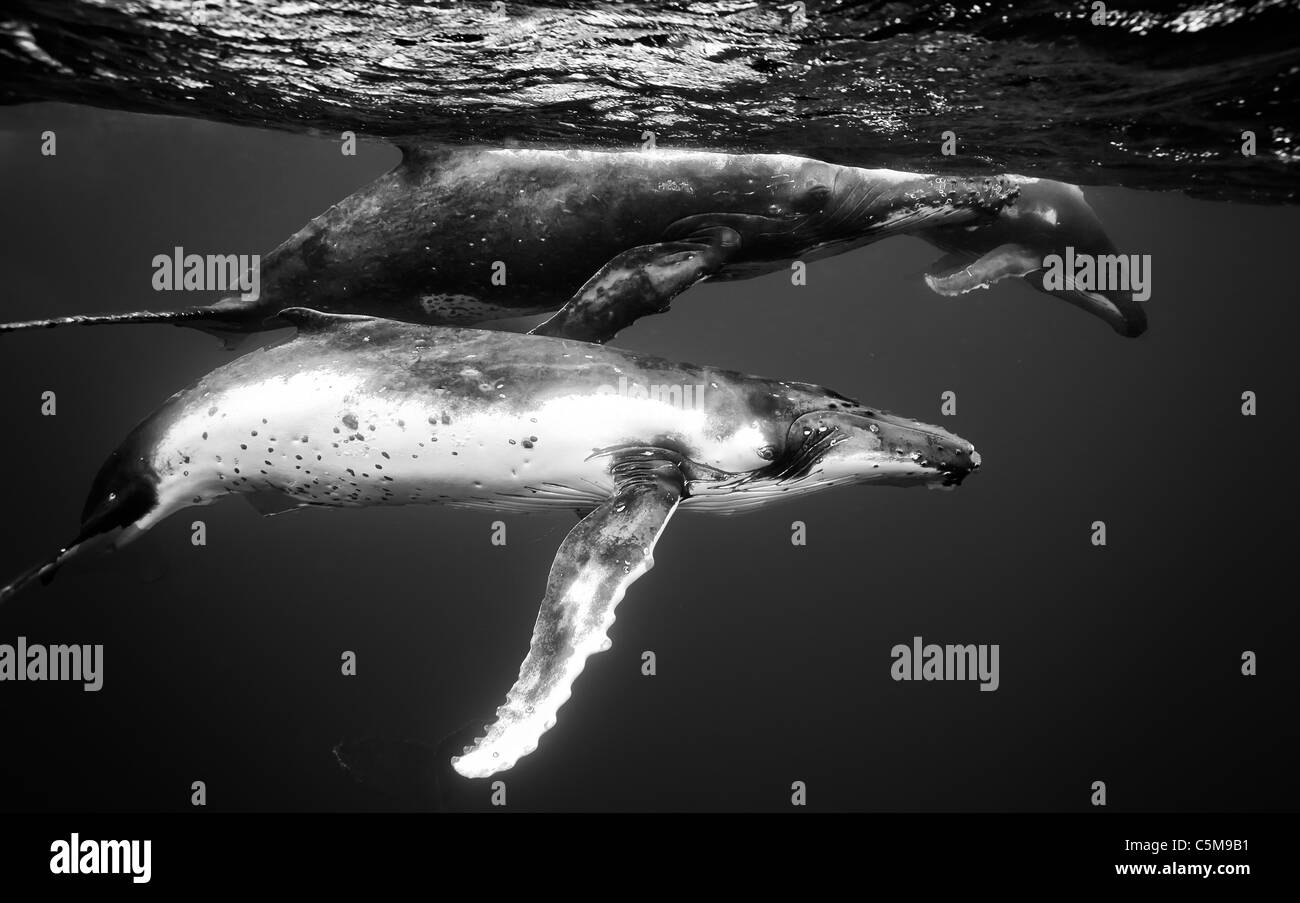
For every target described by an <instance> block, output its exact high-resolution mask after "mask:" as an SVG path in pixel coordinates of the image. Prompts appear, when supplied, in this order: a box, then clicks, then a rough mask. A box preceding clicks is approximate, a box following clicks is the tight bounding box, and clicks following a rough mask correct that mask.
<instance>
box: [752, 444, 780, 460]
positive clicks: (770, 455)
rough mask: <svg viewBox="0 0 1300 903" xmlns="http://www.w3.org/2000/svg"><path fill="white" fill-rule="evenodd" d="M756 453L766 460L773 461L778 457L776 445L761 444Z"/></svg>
mask: <svg viewBox="0 0 1300 903" xmlns="http://www.w3.org/2000/svg"><path fill="white" fill-rule="evenodd" d="M756 454H757V455H758V456H759V457H760V458H762V459H763V460H764V461H771V460H773V459H774V458H775V457H776V446H775V445H762V446H759V448H758V450H757V451H756Z"/></svg>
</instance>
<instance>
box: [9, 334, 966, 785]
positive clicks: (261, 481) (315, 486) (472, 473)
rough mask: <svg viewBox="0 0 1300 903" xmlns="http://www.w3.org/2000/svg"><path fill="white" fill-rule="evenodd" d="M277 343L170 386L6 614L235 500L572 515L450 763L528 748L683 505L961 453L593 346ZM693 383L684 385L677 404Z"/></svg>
mask: <svg viewBox="0 0 1300 903" xmlns="http://www.w3.org/2000/svg"><path fill="white" fill-rule="evenodd" d="M280 316H281V317H282V318H284V319H286V320H288V321H290V322H293V323H294V324H296V325H297V326H298V327H299V330H298V334H297V335H296V336H295V337H294V338H293V339H292V340H290V341H288V342H286V343H284V344H281V345H277V346H273V347H271V348H267V349H263V350H259V351H256V352H254V353H252V354H248V355H246V356H244V357H241V358H239V359H237V360H235V361H233V362H231V363H229V364H227V365H225V366H223V367H220V368H218V369H217V370H215V371H213V372H212V373H210V374H208V375H207V376H205V377H203V378H202V379H200V380H199V381H198V382H197V383H195V384H194V385H193V386H191V387H190V388H188V389H185V390H183V391H181V392H178V393H177V394H176V395H174V396H173V397H172V398H171V399H169V400H168V401H167V402H166V403H165V404H163V406H162V407H160V408H159V409H158V410H157V411H156V412H155V413H154V414H153V415H151V416H150V417H148V418H147V419H146V420H145V421H144V422H143V423H141V424H140V425H139V426H138V427H136V429H135V430H134V431H133V432H132V433H131V434H130V435H129V436H128V437H127V439H126V440H125V442H124V443H123V444H122V445H121V447H119V448H118V450H117V451H115V452H114V453H113V455H112V456H111V457H110V458H109V460H108V461H107V462H106V463H105V464H104V466H103V468H102V469H101V470H100V473H99V475H98V477H97V478H96V480H95V483H94V485H93V487H92V490H91V493H90V497H89V498H88V500H87V502H86V507H85V511H84V513H83V517H82V526H81V530H80V532H79V533H78V535H77V536H76V537H75V539H74V540H73V541H72V542H71V543H69V544H68V546H67V547H66V548H63V549H61V550H59V552H58V553H57V554H55V555H54V556H53V557H51V558H50V559H49V560H48V561H46V562H44V563H42V564H40V565H38V566H36V567H34V568H32V569H30V570H29V571H27V572H26V573H25V574H23V575H21V576H20V577H18V578H17V579H16V580H14V581H13V582H12V583H10V584H9V585H8V586H5V587H4V588H3V589H0V602H3V601H5V600H7V599H9V598H11V597H12V596H13V595H15V594H16V593H17V592H19V591H21V590H22V589H24V588H25V587H27V586H29V585H31V584H33V583H35V582H37V581H41V580H48V579H50V578H51V577H52V576H53V574H54V572H55V570H57V569H58V568H59V567H60V566H61V565H63V564H64V563H66V562H67V561H68V560H69V559H71V558H73V557H74V556H77V555H79V554H82V553H84V552H85V551H86V550H88V549H90V548H93V547H95V546H101V545H105V544H109V545H112V546H114V547H117V546H121V545H123V544H125V543H126V542H129V541H130V540H131V539H133V538H134V537H136V536H138V535H139V534H140V533H142V532H143V531H145V530H148V529H149V528H151V527H152V526H153V525H155V524H157V523H158V522H160V521H161V520H162V519H164V518H165V517H167V516H169V515H170V514H172V513H174V512H176V511H178V510H180V509H182V508H186V507H188V506H191V505H206V504H210V503H212V502H215V501H217V500H219V499H221V498H224V497H226V496H228V495H248V496H250V497H251V498H252V500H253V501H254V502H255V503H256V504H258V505H259V507H261V508H262V509H263V510H267V511H270V510H283V509H285V508H294V507H300V506H328V507H355V506H366V505H411V504H430V503H432V504H437V503H442V504H450V505H464V506H477V507H487V508H493V509H503V510H531V509H544V508H568V509H579V510H580V511H583V512H587V513H586V516H585V517H584V518H583V519H582V520H581V521H580V522H579V523H578V524H577V525H576V526H575V527H574V528H573V530H572V531H571V532H570V533H569V535H568V536H567V537H566V538H565V540H564V542H563V543H562V544H561V546H560V548H559V551H558V552H557V554H556V557H555V561H554V564H553V565H552V568H551V573H550V578H549V580H548V582H547V588H546V593H545V597H544V599H543V601H542V605H541V611H540V613H539V614H538V618H537V623H536V627H535V628H534V633H533V639H532V644H531V648H530V650H529V652H528V655H527V658H526V659H525V661H524V663H523V666H522V667H521V669H520V674H519V678H518V680H517V681H516V683H515V685H514V687H513V688H512V689H511V690H510V693H509V695H508V697H507V700H506V703H505V704H504V705H503V706H502V707H501V708H500V709H498V711H497V717H496V720H495V721H494V723H493V724H492V725H490V726H489V727H488V728H487V730H486V733H485V734H484V736H483V737H481V738H480V739H479V740H477V741H476V742H475V743H474V744H473V746H471V747H470V748H469V749H468V750H467V751H466V753H465V755H464V756H462V757H459V758H458V759H456V760H455V762H454V763H453V764H454V767H455V768H456V770H457V771H459V772H460V773H461V774H463V775H466V776H469V777H483V776H487V775H490V774H494V773H496V772H499V771H503V770H505V769H507V768H510V767H511V766H512V765H513V764H514V763H515V762H516V761H518V759H519V758H520V757H521V756H524V755H527V754H528V753H529V752H531V751H532V750H533V749H535V748H536V746H537V744H538V741H539V739H540V737H541V735H542V734H543V733H544V732H545V731H546V730H547V729H549V728H550V727H551V726H552V725H553V724H554V723H555V718H556V713H557V711H558V710H559V708H560V706H561V705H562V704H563V702H564V701H565V700H566V699H568V697H569V694H570V687H571V685H572V683H573V681H574V679H575V678H576V677H577V675H578V674H579V672H580V671H581V670H582V668H583V665H584V663H585V661H586V659H587V657H588V656H590V655H591V654H593V653H595V652H599V651H602V650H603V649H605V648H608V643H609V640H608V639H607V631H608V629H609V627H610V625H611V624H612V623H613V620H614V609H615V606H616V605H617V604H618V602H619V601H620V600H621V599H622V597H623V594H624V591H625V590H626V588H627V587H628V585H630V584H631V583H632V582H633V581H634V580H635V579H636V578H637V577H639V576H640V575H641V574H643V573H645V571H646V570H648V569H649V568H650V566H651V563H652V560H651V553H652V551H653V548H654V545H655V542H656V540H657V539H658V537H659V534H660V533H661V532H662V530H663V529H664V527H665V525H666V524H667V522H668V520H669V518H670V517H671V516H672V514H673V513H674V511H675V510H676V509H677V508H678V507H679V506H680V507H682V508H686V509H691V508H698V509H701V510H713V511H719V512H724V513H725V512H731V511H738V510H742V509H745V508H747V507H751V506H754V505H761V504H765V503H769V502H772V501H775V500H778V499H781V498H786V497H789V496H790V495H793V494H799V493H807V492H812V491H817V490H821V489H826V488H829V487H832V486H837V485H844V484H851V483H863V484H879V485H894V486H911V485H928V486H936V487H938V486H954V485H956V484H958V483H960V482H961V481H962V479H963V478H964V477H965V476H966V475H967V474H969V473H970V472H972V471H973V470H975V469H976V468H977V467H978V466H979V456H978V455H977V454H976V453H975V451H974V448H973V447H972V446H971V445H970V443H968V442H966V441H964V440H962V439H959V438H957V437H956V436H954V435H952V434H950V433H948V432H946V431H944V430H943V429H940V428H939V427H935V426H929V425H927V424H923V423H918V422H915V421H911V420H906V419H903V418H900V417H896V416H893V415H890V414H888V413H886V412H884V411H881V410H879V409H876V408H868V407H866V406H864V405H861V404H858V403H857V402H854V401H852V400H850V399H848V398H845V397H844V396H842V395H839V394H837V393H835V392H832V391H829V390H827V389H822V388H820V387H817V386H812V385H809V384H805V383H795V382H785V381H779V380H769V379H762V378H758V377H749V376H744V375H741V374H737V373H733V372H729V371H724V370H716V369H712V368H708V367H697V366H694V365H690V364H677V363H671V362H668V361H663V360H660V359H657V358H651V357H647V356H643V355H637V354H633V353H630V352H626V351H620V350H618V349H613V348H608V347H605V346H602V345H596V344H588V343H583V342H576V341H569V340H563V339H553V338H547V337H542V336H527V335H516V334H512V333H504V332H490V331H484V330H474V329H459V328H444V327H429V326H419V325H413V324H405V323H399V322H395V321H390V320H382V319H374V318H369V317H356V316H335V315H327V314H321V313H317V312H315V311H308V310H304V309H293V310H287V311H284V312H282V313H281V314H280ZM688 390H689V391H688Z"/></svg>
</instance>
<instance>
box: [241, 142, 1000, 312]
mask: <svg viewBox="0 0 1300 903" xmlns="http://www.w3.org/2000/svg"><path fill="white" fill-rule="evenodd" d="M884 172H887V171H883V170H859V169H853V168H850V167H839V166H833V165H831V164H827V163H821V162H819V161H816V160H809V159H807V158H802V157H790V156H785V155H777V154H717V153H707V152H696V151H655V152H640V151H625V152H610V151H579V150H571V151H549V150H499V149H481V148H472V149H456V150H422V149H409V150H407V151H406V153H405V156H404V158H403V160H402V163H401V164H400V165H399V166H398V167H397V168H395V169H394V170H393V171H392V172H390V173H388V174H386V175H384V176H382V177H381V178H380V179H378V180H376V181H375V182H374V183H372V184H371V185H369V186H367V187H366V188H365V189H363V190H361V191H359V192H357V193H356V194H354V195H352V196H351V197H349V198H347V199H345V200H343V201H342V202H340V203H339V204H337V205H336V206H334V207H333V208H331V209H330V210H328V211H327V212H326V213H324V214H322V215H321V216H320V217H318V218H317V219H315V220H313V221H312V222H311V223H310V224H309V225H308V226H306V227H305V228H304V229H303V230H302V231H301V232H299V233H298V234H297V235H295V236H294V237H293V238H291V239H290V240H289V241H287V242H285V244H283V245H281V246H280V247H279V248H277V249H276V250H275V251H274V252H273V253H272V254H271V255H270V256H269V258H268V259H267V260H266V262H265V267H266V274H267V275H269V276H270V279H267V278H266V276H265V275H264V279H263V285H264V286H266V288H265V289H264V294H266V295H267V296H268V298H269V299H272V300H271V301H270V302H269V305H268V306H267V307H264V308H263V310H264V313H265V314H270V313H273V312H274V311H272V310H270V309H269V308H270V307H271V306H275V305H277V304H278V307H276V309H279V307H286V306H290V305H291V304H297V303H302V304H310V306H312V307H314V308H316V309H318V310H325V311H333V312H338V313H362V314H371V315H374V316H386V317H392V318H395V319H401V320H408V321H411V322H424V323H435V324H459V325H465V324H469V323H473V322H476V321H480V320H488V319H493V318H494V317H498V316H521V315H525V314H533V313H540V312H542V311H547V310H554V309H556V308H558V307H559V306H560V305H561V304H563V303H564V302H565V301H566V300H568V298H569V297H570V296H571V295H572V294H573V293H574V292H575V291H577V289H578V288H579V287H580V286H581V285H582V284H583V283H584V282H585V281H586V280H587V279H588V277H590V276H591V275H592V274H593V273H594V272H595V271H596V270H597V269H598V268H599V267H600V266H601V265H602V264H604V263H605V262H606V261H608V260H610V259H612V258H613V257H615V256H616V255H618V254H620V253H622V252H624V251H627V250H628V249H630V248H633V247H636V246H638V245H645V244H651V243H654V242H659V241H663V240H664V239H665V238H667V237H670V235H671V232H670V230H671V229H672V227H673V225H674V224H675V223H680V222H682V221H684V220H687V219H688V218H690V217H698V218H699V221H698V222H697V223H695V224H692V226H691V227H679V230H678V231H679V232H683V233H686V234H689V232H690V231H691V230H692V228H697V227H699V226H701V225H708V224H718V223H723V224H727V225H731V226H732V227H733V228H736V229H737V231H739V232H740V235H741V238H742V247H741V250H740V251H739V252H738V253H737V254H736V255H735V257H734V258H733V260H732V261H731V262H729V264H728V266H727V267H726V268H725V269H724V271H723V272H722V273H720V274H718V275H717V276H714V277H712V278H715V279H718V278H743V277H747V276H753V275H758V274H760V273H763V272H768V271H771V270H773V269H779V268H782V267H784V266H787V265H788V263H789V261H791V260H793V259H794V258H796V257H799V256H803V255H807V254H809V253H810V252H812V251H813V250H814V249H815V248H817V247H818V246H820V245H822V244H823V243H827V242H837V243H842V246H841V247H840V248H837V250H843V249H846V248H848V247H850V246H853V245H855V244H861V243H864V242H866V241H869V240H871V239H873V238H878V237H880V236H881V235H883V234H885V233H886V232H890V233H893V232H903V231H907V230H908V229H914V228H919V227H920V226H922V225H926V224H933V223H934V222H936V221H941V220H942V221H947V222H971V221H974V220H977V219H988V218H991V214H993V213H995V212H996V211H997V210H998V209H999V208H1000V207H1001V206H1002V204H1003V203H1005V202H1006V201H1007V200H1008V197H1009V196H1008V191H1007V187H1006V185H1005V183H1003V182H1001V181H999V180H997V179H983V178H976V179H951V180H949V179H940V178H937V177H928V176H918V175H910V176H906V177H904V174H901V173H900V174H896V175H897V176H899V177H900V179H899V180H898V181H895V180H893V179H890V178H876V177H875V176H876V174H878V173H884ZM1011 196H1014V195H1013V194H1012V195H1011ZM981 214H983V216H981ZM736 216H743V217H753V218H754V219H752V220H745V221H737V220H735V219H733V217H736ZM675 237H681V235H678V236H675ZM497 260H500V261H503V262H504V263H505V264H506V268H507V272H506V276H507V278H506V284H505V285H499V286H498V285H493V284H492V279H491V277H492V263H493V261H497ZM422 299H423V300H422Z"/></svg>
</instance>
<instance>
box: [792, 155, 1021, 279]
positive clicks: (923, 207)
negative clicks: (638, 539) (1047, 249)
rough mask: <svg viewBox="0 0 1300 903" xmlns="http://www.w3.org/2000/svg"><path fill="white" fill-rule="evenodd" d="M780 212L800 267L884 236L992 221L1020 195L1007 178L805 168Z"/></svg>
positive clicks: (815, 164)
mask: <svg viewBox="0 0 1300 903" xmlns="http://www.w3.org/2000/svg"><path fill="white" fill-rule="evenodd" d="M787 194H788V196H787V197H786V199H785V205H786V207H787V208H788V210H789V211H790V212H791V213H793V214H794V216H795V219H794V221H793V222H794V226H793V228H792V229H791V230H790V232H789V235H788V237H789V239H790V240H791V241H792V242H793V243H794V244H795V246H796V247H795V249H794V252H795V254H796V256H798V257H800V258H801V259H817V258H819V257H824V256H828V255H830V254H838V253H841V252H843V251H845V250H848V249H850V248H852V247H855V246H857V245H860V244H864V243H866V242H868V241H872V240H875V239H877V238H880V237H882V236H883V235H885V234H902V233H907V232H913V231H917V230H920V229H925V228H933V227H938V226H957V225H970V224H974V223H983V222H990V221H992V220H993V219H994V218H995V217H996V216H997V215H998V213H999V211H1001V210H1002V209H1003V208H1004V207H1006V206H1008V205H1010V204H1012V203H1013V202H1014V201H1015V199H1016V197H1017V195H1018V194H1019V187H1018V186H1017V184H1016V183H1015V182H1014V181H1012V180H1010V179H1008V178H1006V177H1005V176H994V175H988V176H976V177H969V176H945V175H923V174H917V173H909V172H898V171H896V170H891V169H863V168H860V167H856V166H839V165H836V164H832V163H823V162H821V161H818V160H805V161H803V162H802V163H801V164H800V165H799V166H798V168H797V169H796V170H795V171H794V173H793V179H792V181H791V183H790V184H789V187H788V192H787Z"/></svg>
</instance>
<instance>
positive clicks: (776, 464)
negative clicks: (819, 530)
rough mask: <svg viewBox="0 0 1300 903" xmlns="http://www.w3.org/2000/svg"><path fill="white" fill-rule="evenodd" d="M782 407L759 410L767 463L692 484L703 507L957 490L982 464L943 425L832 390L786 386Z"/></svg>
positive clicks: (754, 417)
mask: <svg viewBox="0 0 1300 903" xmlns="http://www.w3.org/2000/svg"><path fill="white" fill-rule="evenodd" d="M781 388H782V391H783V393H784V396H785V398H787V399H789V400H790V401H793V402H794V403H793V404H788V405H786V406H785V407H784V408H783V409H782V410H781V411H779V412H773V411H772V410H770V409H768V410H766V411H763V410H760V409H759V407H757V406H756V407H755V409H754V410H752V411H750V412H748V414H749V418H748V419H749V420H750V421H751V422H758V421H759V420H760V418H761V419H762V422H763V423H764V425H765V429H764V430H763V436H764V438H763V441H764V443H765V444H764V445H762V447H761V448H760V449H758V452H757V454H758V457H759V458H761V459H763V460H764V461H765V462H766V463H763V464H760V465H758V466H755V467H753V468H751V469H749V470H747V471H744V472H741V473H735V472H733V473H729V474H725V475H719V477H720V478H715V479H704V480H701V481H700V482H699V483H696V484H693V485H692V486H691V493H692V495H693V496H695V497H696V498H697V499H699V500H700V502H701V503H702V506H709V507H719V508H726V509H731V510H739V509H743V508H746V507H749V506H751V505H756V504H762V503H764V502H768V501H775V500H777V499H780V498H789V497H791V496H798V495H802V494H806V493H809V492H814V491H819V490H822V489H829V488H831V487H835V486H847V485H865V486H897V487H908V486H925V487H929V488H935V489H945V488H953V487H956V486H958V485H960V484H961V483H962V481H963V480H965V479H966V477H968V476H969V475H970V474H972V473H974V472H975V471H976V470H978V469H979V466H980V456H979V453H978V452H976V451H975V447H974V446H973V445H972V444H971V443H970V442H967V441H966V440H965V439H962V438H961V437H959V436H956V435H954V434H953V433H950V432H948V431H947V430H945V429H943V428H942V427H938V426H934V425H932V424H928V423H922V422H920V421H917V420H910V419H908V418H905V417H899V416H897V415H895V414H891V413H889V412H887V411H882V410H880V409H879V408H875V407H868V406H866V405H862V404H859V403H857V402H855V401H853V400H852V399H849V398H845V397H844V396H842V395H839V394H838V393H835V392H832V391H830V390H826V389H821V388H819V387H816V386H811V385H807V384H802V383H784V384H782V386H781Z"/></svg>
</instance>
